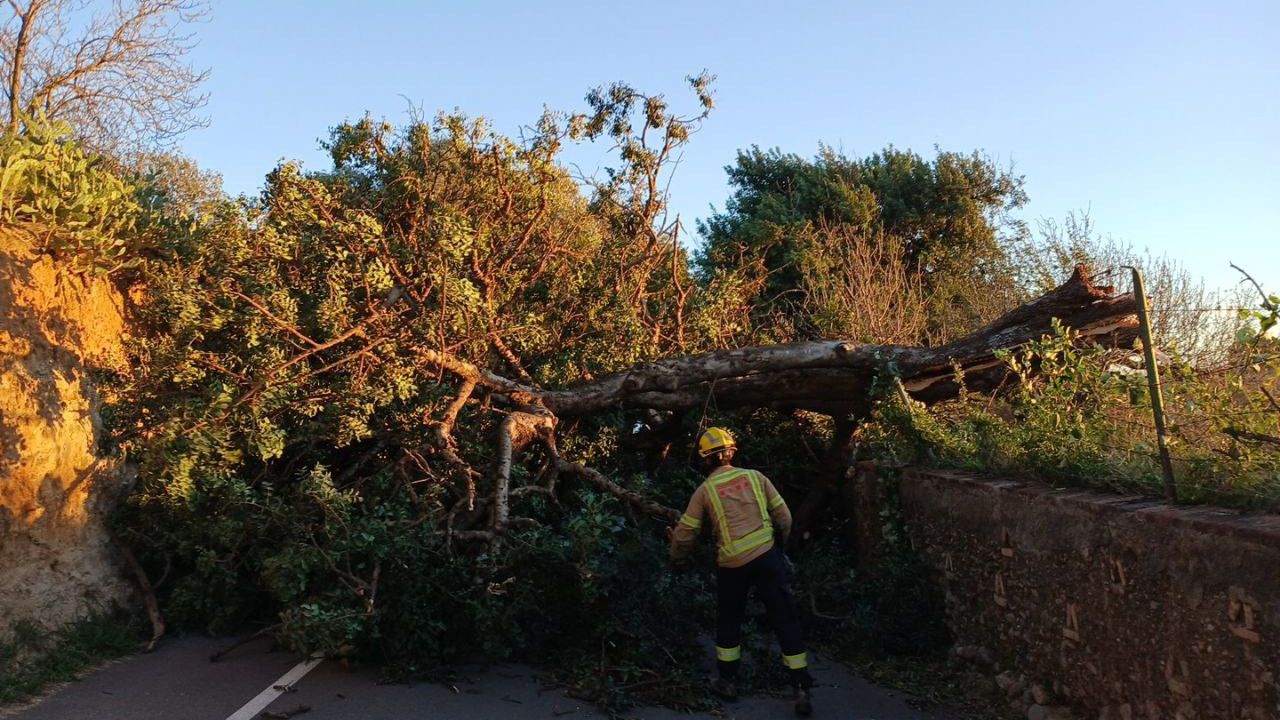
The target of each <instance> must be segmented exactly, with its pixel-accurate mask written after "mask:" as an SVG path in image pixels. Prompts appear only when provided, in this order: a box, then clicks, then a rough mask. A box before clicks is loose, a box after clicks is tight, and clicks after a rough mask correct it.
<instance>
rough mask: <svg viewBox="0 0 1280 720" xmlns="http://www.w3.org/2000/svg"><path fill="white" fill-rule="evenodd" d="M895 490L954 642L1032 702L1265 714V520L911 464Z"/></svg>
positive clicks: (1273, 542) (1131, 712) (1268, 625)
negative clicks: (1023, 683) (990, 661)
mask: <svg viewBox="0 0 1280 720" xmlns="http://www.w3.org/2000/svg"><path fill="white" fill-rule="evenodd" d="M901 496H902V503H903V510H904V514H905V519H906V522H907V525H908V528H909V533H910V535H911V537H912V541H913V543H914V545H915V547H916V548H917V549H918V550H920V551H922V552H923V554H924V556H925V558H926V559H927V561H928V562H929V563H930V565H932V566H933V567H934V568H935V570H936V571H937V573H938V580H939V582H940V583H941V585H942V587H943V588H944V590H945V593H946V598H947V612H948V615H949V620H950V624H951V626H952V629H953V631H954V632H955V634H956V636H957V646H964V647H968V648H982V649H984V650H980V651H979V653H981V654H985V653H987V652H989V653H990V655H992V656H994V660H995V662H996V663H997V664H998V665H999V666H1000V669H1006V670H1011V671H1012V672H1011V673H1008V674H1006V676H1005V677H1006V678H1007V677H1010V676H1011V675H1014V674H1017V673H1023V674H1025V675H1026V676H1027V677H1028V678H1029V681H1030V682H1034V683H1035V684H1036V686H1037V695H1038V696H1037V698H1036V699H1035V702H1036V703H1043V704H1046V705H1054V704H1065V705H1070V706H1072V707H1074V708H1075V709H1076V710H1077V714H1078V715H1081V716H1084V717H1090V718H1103V719H1104V720H1112V719H1119V718H1123V719H1124V720H1134V719H1137V718H1146V719H1150V720H1156V719H1157V718H1159V719H1160V720H1192V719H1193V718H1194V719H1195V720H1211V719H1212V720H1218V719H1220V720H1280V693H1278V692H1277V685H1276V679H1277V674H1280V516H1277V515H1267V514H1257V513H1242V512H1239V511H1232V510H1223V509H1220V508H1211V507H1174V506H1170V505H1167V504H1165V503H1162V502H1157V501H1152V500H1150V499H1143V498H1138V497H1133V496H1110V495H1101V494H1096V493H1087V492H1074V491H1063V490H1054V489H1052V488H1049V487H1046V486H1042V485H1038V484H1035V483H1027V482H1017V481H1011V480H993V479H982V478H976V477H973V476H968V475H964V474H959V473H950V472H937V471H926V470H913V471H909V472H908V473H907V474H906V476H905V477H904V478H903V481H902V486H901ZM1005 684H1007V683H1002V686H1003V685H1005ZM1055 690H1056V692H1055ZM1055 695H1056V697H1054V696H1055ZM1046 696H1047V697H1046ZM1040 712H1041V713H1042V714H1045V711H1044V710H1042V711H1040ZM1031 714H1032V713H1030V712H1029V713H1028V717H1030V716H1031ZM1046 716H1047V715H1046Z"/></svg>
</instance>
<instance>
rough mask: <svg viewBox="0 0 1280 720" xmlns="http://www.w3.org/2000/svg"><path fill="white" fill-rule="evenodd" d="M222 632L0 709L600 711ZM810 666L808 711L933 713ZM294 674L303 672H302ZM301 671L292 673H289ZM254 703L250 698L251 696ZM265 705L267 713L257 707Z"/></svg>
mask: <svg viewBox="0 0 1280 720" xmlns="http://www.w3.org/2000/svg"><path fill="white" fill-rule="evenodd" d="M227 644H228V643H227V641H226V640H210V639H207V638H198V637H189V638H178V639H171V640H168V641H166V642H165V643H164V644H163V645H162V646H161V647H159V648H158V649H157V650H156V651H155V652H152V653H150V654H147V655H137V656H134V657H130V658H127V659H125V660H122V661H119V662H115V663H111V664H109V665H107V666H105V667H102V668H99V669H98V670H95V671H93V672H92V673H89V674H88V675H87V676H85V677H84V678H82V679H81V680H79V681H77V682H74V683H69V684H67V685H64V686H62V687H59V688H56V689H55V690H54V691H52V692H51V693H50V694H49V695H48V696H46V697H45V698H43V699H41V700H39V701H38V702H36V703H34V704H31V705H28V706H26V707H22V708H8V709H7V710H0V717H4V718H12V719H14V720H116V719H119V720H232V719H234V720H248V719H250V718H264V717H265V718H270V717H285V716H286V715H285V714H287V713H290V712H291V711H298V710H301V709H303V708H306V710H305V711H304V712H300V713H297V714H296V715H294V717H295V718H296V720H330V719H333V718H360V719H362V720H393V719H394V720H407V719H413V720H417V719H422V720H463V719H464V718H465V719H468V720H469V719H472V718H500V719H502V720H526V719H529V720H532V719H534V718H537V719H538V720H555V719H557V718H568V719H569V720H587V719H591V718H597V719H603V718H607V717H608V715H607V714H605V713H603V712H601V711H600V710H599V709H597V708H595V707H592V706H591V705H588V704H584V703H583V702H582V701H580V700H574V699H572V698H569V697H567V696H566V695H564V694H563V693H562V692H560V691H559V690H556V689H550V688H547V687H546V686H545V685H544V683H542V682H541V681H540V680H539V678H538V676H537V675H536V673H535V672H534V671H532V670H530V669H529V668H527V667H524V666H520V665H504V666H497V667H489V668H486V669H481V668H463V669H460V670H459V673H458V678H459V680H458V681H457V682H456V683H453V684H452V685H448V684H439V683H422V684H416V685H405V684H379V683H378V676H377V673H376V671H374V670H371V669H350V668H347V667H344V666H343V665H342V664H341V663H337V662H332V661H325V662H319V661H315V662H307V661H306V660H307V659H306V658H300V657H298V656H295V655H290V654H288V653H284V652H272V651H270V643H269V642H268V641H262V642H256V643H252V644H249V645H246V646H244V647H242V648H239V649H237V650H235V651H234V652H232V653H230V654H228V655H227V656H226V657H225V658H224V659H222V660H221V661H219V662H217V663H211V662H210V661H209V655H210V654H212V653H213V652H215V651H216V650H220V649H222V648H224V647H226V646H227ZM812 672H813V674H814V677H815V679H816V680H817V682H818V683H819V687H818V688H817V689H816V690H815V692H814V704H815V706H816V710H815V713H814V716H815V717H818V718H848V719H851V720H940V716H939V715H936V714H931V713H926V712H922V711H919V710H915V709H912V708H911V707H910V706H909V705H908V703H907V702H906V699H905V698H904V697H902V696H901V695H900V694H898V693H894V692H892V691H888V690H885V689H883V688H879V687H875V686H873V685H870V684H868V683H867V682H865V681H863V680H862V679H860V678H858V677H857V676H856V675H854V674H852V673H851V672H850V671H849V670H848V669H847V668H845V667H844V666H843V665H839V664H836V663H830V662H825V661H823V660H822V659H820V658H819V659H817V662H815V663H814V664H813V665H812ZM304 673H305V674H304ZM299 675H301V677H298V676H299ZM255 701H256V702H255ZM264 712H265V713H267V714H265V715H264ZM624 717H628V718H635V719H636V720H674V719H675V718H689V717H701V718H713V717H719V718H733V719H740V720H757V719H763V718H785V717H791V708H790V703H789V702H788V701H786V700H782V699H778V698H769V697H760V698H743V699H741V700H740V701H739V702H737V703H733V704H730V705H726V706H725V707H724V710H723V711H722V712H717V713H708V714H705V715H695V716H690V715H687V714H683V713H678V712H675V711H673V710H669V709H666V708H641V709H638V710H634V711H631V712H628V713H626V714H625V716H624Z"/></svg>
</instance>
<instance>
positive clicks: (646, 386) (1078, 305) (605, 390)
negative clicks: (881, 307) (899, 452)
mask: <svg viewBox="0 0 1280 720" xmlns="http://www.w3.org/2000/svg"><path fill="white" fill-rule="evenodd" d="M1136 312H1137V305H1136V304H1135V302H1134V299H1133V296H1132V295H1130V294H1124V295H1113V294H1112V290H1111V288H1108V287H1097V286H1095V285H1093V284H1092V283H1091V282H1090V281H1089V277H1088V274H1087V272H1086V270H1085V269H1084V268H1083V267H1078V268H1076V271H1075V272H1074V273H1073V274H1072V276H1071V278H1070V279H1069V280H1067V282H1065V283H1063V284H1062V285H1061V286H1059V287H1058V288H1056V289H1054V290H1052V291H1050V292H1049V293H1047V294H1045V295H1043V296H1041V297H1040V298H1038V299H1036V300H1033V301H1032V302H1030V303H1027V304H1026V305H1023V306H1021V307H1018V308H1015V309H1013V310H1011V311H1009V312H1008V313H1006V314H1005V315H1004V316H1002V317H1000V318H999V319H998V320H996V321H995V322H993V323H991V324H990V325H988V326H987V327H984V328H982V329H980V330H978V331H976V332H974V333H972V334H970V335H968V336H966V337H964V338H961V339H959V340H957V341H955V342H952V343H948V344H946V345H940V346H938V347H932V348H926V347H905V346H901V345H859V344H856V343H851V342H847V341H841V340H827V341H815V342H797V343H787V344H783V345H771V346H763V347H749V348H741V349H735V350H720V351H716V352H709V353H703V354H700V355H691V356H687V357H679V358H672V359H668V360H659V361H657V362H652V363H646V364H642V365H638V366H636V367H633V368H631V369H630V370H626V371H624V372H620V373H616V374H613V375H609V376H606V377H603V378H600V379H598V380H595V381H592V382H587V383H581V384H578V385H574V386H571V387H568V388H565V389H562V390H551V391H538V390H533V389H530V388H521V390H522V391H525V392H528V393H530V394H532V395H535V396H537V397H538V399H539V400H540V401H541V403H542V404H543V405H545V406H546V407H547V409H549V410H550V411H551V412H552V413H554V414H555V415H557V416H559V417H567V416H574V415H586V414H590V413H594V412H598V411H601V410H605V409H607V408H613V407H618V406H623V407H638V408H653V409H661V410H682V409H690V408H697V407H703V406H705V405H706V403H707V402H708V400H709V399H711V400H713V401H714V403H715V405H716V407H718V408H720V409H728V408H734V407H772V408H777V409H782V410H791V409H802V410H812V411H816V412H820V413H823V414H828V415H833V416H840V415H853V416H854V417H863V416H865V415H866V414H867V412H868V411H869V410H870V406H869V402H870V401H869V397H868V390H869V389H870V387H871V384H872V382H873V381H874V379H875V377H876V376H877V375H879V374H881V373H884V372H888V373H891V374H894V375H897V376H898V377H900V378H901V379H902V383H903V386H904V387H905V388H906V389H907V391H908V392H909V393H910V394H911V395H912V397H913V398H914V399H916V400H919V401H921V402H925V403H933V402H938V401H940V400H944V399H949V398H951V397H955V395H956V393H957V391H958V388H957V387H956V385H955V374H956V371H957V369H959V370H960V371H962V372H963V373H964V377H965V382H966V384H967V385H968V387H969V389H971V390H975V391H979V392H981V391H984V390H990V389H994V388H995V387H997V386H998V385H999V383H1000V382H1002V381H1003V380H1004V378H1005V375H1006V374H1007V373H1006V369H1005V366H1004V363H1003V362H1001V361H1000V360H999V359H997V358H996V352H997V351H998V350H1001V349H1008V348H1013V347H1017V346H1020V345H1022V344H1024V343H1027V342H1029V341H1032V340H1036V339H1038V338H1040V337H1042V336H1043V335H1045V334H1046V333H1049V332H1051V328H1052V321H1053V319H1054V318H1057V319H1058V320H1060V321H1061V322H1062V324H1063V325H1065V326H1068V327H1070V328H1072V329H1073V330H1075V331H1076V332H1078V333H1079V334H1080V336H1081V337H1082V338H1084V339H1087V340H1093V341H1096V342H1100V343H1102V344H1116V343H1119V342H1125V341H1132V339H1133V337H1134V332H1135V327H1136V317H1135V313H1136ZM508 382H509V381H508Z"/></svg>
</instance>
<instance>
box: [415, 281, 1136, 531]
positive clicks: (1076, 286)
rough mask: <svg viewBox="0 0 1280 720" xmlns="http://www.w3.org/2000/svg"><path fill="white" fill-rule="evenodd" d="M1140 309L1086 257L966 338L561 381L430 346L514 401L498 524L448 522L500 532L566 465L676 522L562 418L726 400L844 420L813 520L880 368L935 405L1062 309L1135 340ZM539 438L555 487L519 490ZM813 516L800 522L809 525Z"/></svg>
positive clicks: (991, 376) (980, 382)
mask: <svg viewBox="0 0 1280 720" xmlns="http://www.w3.org/2000/svg"><path fill="white" fill-rule="evenodd" d="M1136 313H1137V305H1136V303H1135V301H1134V298H1133V296H1132V295H1131V294H1123V295H1115V294H1113V292H1112V289H1111V288H1109V287H1099V286H1095V285H1093V284H1092V283H1091V282H1090V280H1089V276H1088V273H1087V271H1086V270H1085V269H1084V268H1083V267H1078V268H1076V270H1075V272H1074V273H1073V274H1072V276H1071V278H1070V279H1068V280H1067V281H1066V282H1065V283H1063V284H1062V285H1061V286H1059V287H1058V288H1056V289H1054V290H1052V291H1050V292H1048V293H1046V294H1045V295H1043V296H1041V297H1040V298H1038V299H1036V300H1033V301H1032V302H1029V303H1027V304H1026V305H1023V306H1021V307H1018V308H1015V309H1013V310H1011V311H1009V312H1008V313H1006V314H1005V315H1003V316H1002V317H1000V318H999V319H998V320H996V321H995V322H993V323H991V324H990V325H988V326H986V327H984V328H982V329H980V330H978V331H976V332H974V333H972V334H970V335H968V336H966V337H964V338H961V339H959V340H957V341H955V342H952V343H948V344H946V345H941V346H938V347H904V346H900V345H860V344H856V343H851V342H847V341H840V340H831V341H816V342H798V343H788V344H783V345H772V346H765V347H749V348H741V349H734V350H721V351H716V352H708V353H703V354H700V355H690V356H685V357H677V358H670V359H666V360H659V361H656V362H651V363H644V364H641V365H637V366H635V367H633V368H631V369H629V370H626V371H623V372H620V373H616V374H613V375H609V376H606V377H603V378H600V379H597V380H592V381H589V382H583V383H579V384H577V385H573V386H570V387H567V388H563V389H556V390H546V389H543V388H539V387H537V386H535V385H532V384H530V383H529V380H528V378H525V379H523V380H522V381H516V380H511V379H508V378H505V377H502V376H500V375H497V374H495V373H493V372H491V371H489V370H486V369H484V368H481V367H478V366H476V365H473V364H471V363H469V362H467V361H465V360H463V359H461V358H459V357H456V356H453V355H448V354H445V353H441V352H439V351H436V350H432V349H429V348H420V350H419V358H420V359H421V360H422V361H424V362H426V363H429V364H431V365H434V366H436V367H439V368H440V369H441V370H443V371H445V372H449V373H451V374H454V375H456V376H458V377H459V378H460V379H461V380H462V381H463V389H464V391H465V392H463V393H460V394H459V397H460V398H465V397H469V396H470V395H471V390H472V389H473V388H474V387H481V388H484V389H485V390H486V391H487V392H488V393H489V396H490V398H491V399H492V400H493V401H494V402H496V403H500V404H503V405H505V406H507V407H510V408H511V409H512V410H514V411H515V412H512V413H511V415H510V416H509V417H508V418H507V419H506V421H504V422H503V423H502V424H501V426H500V428H499V432H498V438H497V439H498V465H497V470H496V473H495V478H494V482H493V483H492V485H493V487H492V496H491V497H490V498H489V499H488V500H487V503H488V504H489V505H490V506H491V508H492V510H491V512H490V527H489V529H487V530H478V531H476V530H465V531H459V530H457V529H455V528H454V526H453V525H452V524H451V523H450V525H449V526H448V528H447V529H446V530H445V532H446V533H448V534H450V535H451V536H453V537H459V538H462V537H477V538H484V539H490V540H492V539H495V538H496V537H498V536H500V535H501V534H502V532H503V530H504V529H505V527H506V526H507V525H508V524H509V523H511V522H514V521H515V520H523V519H521V518H515V519H512V518H510V508H509V504H508V503H509V500H510V499H511V498H518V497H521V496H523V495H528V494H535V492H536V493H537V494H544V495H550V496H552V497H554V493H555V489H554V487H555V486H554V481H555V478H556V477H558V476H560V475H571V476H577V477H579V478H581V479H584V480H586V481H587V482H589V483H591V484H594V485H595V486H596V487H598V488H599V489H601V490H604V491H606V492H608V493H610V494H611V495H613V496H615V497H617V498H618V499H620V500H622V501H623V502H626V503H627V504H629V505H631V506H632V507H633V508H635V509H637V510H639V511H641V512H644V513H645V514H647V515H650V516H652V517H656V518H661V519H663V520H667V521H673V520H674V519H675V518H677V517H679V512H678V511H676V510H674V509H671V508H667V507H664V506H662V505H660V504H658V503H655V502H653V501H652V500H650V499H648V498H646V497H644V496H643V495H641V494H640V493H637V492H634V491H632V490H629V489H627V488H624V487H622V486H621V485H618V484H616V483H615V482H613V481H612V480H610V479H608V478H606V477H605V476H603V475H601V474H600V473H598V472H596V471H595V470H592V469H591V468H587V467H584V466H582V465H579V464H577V463H574V462H572V461H570V460H567V459H565V458H562V457H560V455H559V452H558V451H557V450H556V448H555V433H554V428H555V425H556V423H557V422H558V420H559V419H561V418H567V417H574V416H583V415H589V414H592V413H596V412H600V411H604V410H609V409H613V408H618V407H629V408H637V409H647V410H657V411H677V412H679V411H684V410H690V409H695V408H700V407H706V406H707V405H708V404H709V403H714V405H715V407H717V408H718V409H721V410H725V409H731V408H743V407H746V408H755V407H770V408H775V409H779V410H810V411H815V412H819V413H823V414H827V415H830V416H832V417H835V418H840V419H842V422H841V423H839V424H838V427H837V430H838V432H837V437H836V438H835V439H834V442H833V445H832V447H831V448H829V450H828V455H827V458H826V463H825V465H827V466H828V467H826V470H827V471H828V473H829V477H825V476H826V475H827V474H828V473H824V477H823V478H820V479H819V483H818V487H816V488H815V490H816V491H817V492H816V493H815V494H814V495H813V497H811V498H810V501H809V502H807V503H806V504H805V506H804V507H802V508H801V509H802V512H801V513H800V515H801V516H802V518H801V519H802V520H811V519H812V518H811V516H812V515H815V514H816V513H817V511H818V509H819V508H820V507H821V506H822V504H823V503H825V501H826V498H827V497H828V495H829V490H830V487H831V486H832V485H833V484H834V479H835V478H838V477H839V476H840V474H841V472H842V470H843V468H844V467H846V466H847V464H848V455H849V445H850V441H851V440H852V437H853V430H854V428H855V427H856V422H857V421H858V420H860V419H862V418H865V417H866V416H867V415H868V414H869V413H870V411H871V403H872V393H871V390H872V387H873V385H874V383H875V380H876V378H877V377H881V376H885V375H888V376H895V377H897V378H898V379H899V380H900V381H901V383H902V388H903V389H904V391H905V392H907V393H909V394H910V395H911V397H912V398H913V399H915V400H917V401H920V402H923V403H926V404H931V403H935V402H940V401H943V400H947V399H950V398H954V397H955V396H956V395H957V394H958V392H959V390H960V388H959V384H958V382H957V380H958V376H963V382H964V385H965V387H966V388H967V389H968V390H970V391H974V392H988V391H992V390H994V389H996V388H998V387H999V386H1000V384H1001V383H1003V382H1005V380H1006V378H1007V376H1008V374H1009V371H1008V368H1007V366H1006V364H1005V363H1004V362H1003V361H1002V360H1000V359H999V358H997V357H996V353H997V352H999V351H1001V350H1008V349H1012V348H1016V347H1019V346H1021V345H1023V344H1025V343H1027V342H1030V341H1033V340H1037V339H1039V338H1041V337H1043V336H1044V335H1046V334H1048V333H1050V332H1052V328H1053V321H1054V320H1055V319H1057V320H1058V321H1060V322H1061V323H1062V325H1064V326H1066V327H1070V328H1071V329H1072V330H1073V331H1075V332H1076V333H1077V334H1078V336H1079V337H1080V338H1081V339H1082V340H1085V341H1092V342H1096V343H1099V344H1102V345H1117V344H1121V343H1127V342H1132V340H1133V338H1134V337H1135V336H1136V326H1137V318H1136ZM462 402H465V399H464V400H462ZM451 414H453V415H456V408H452V409H451ZM537 437H541V438H542V440H543V445H545V446H546V448H547V451H548V453H549V456H550V465H549V467H548V469H549V471H550V474H549V476H548V477H549V478H550V481H549V482H548V484H547V485H546V486H545V487H538V488H533V487H530V486H526V487H522V488H512V487H511V486H510V478H511V473H510V471H511V463H512V462H513V461H514V459H515V456H516V455H518V454H519V453H520V451H521V449H522V448H523V447H524V446H526V445H528V444H529V443H530V442H532V441H533V440H534V439H535V438H537ZM445 445H448V443H445ZM460 507H461V506H459V508H460ZM805 524H806V523H805V522H801V523H799V525H800V526H801V527H803V526H804V525H805Z"/></svg>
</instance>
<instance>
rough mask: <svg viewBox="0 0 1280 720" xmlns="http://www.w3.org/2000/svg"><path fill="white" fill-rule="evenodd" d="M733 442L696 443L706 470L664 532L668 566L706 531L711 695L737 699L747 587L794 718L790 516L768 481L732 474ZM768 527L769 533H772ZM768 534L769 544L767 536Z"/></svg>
mask: <svg viewBox="0 0 1280 720" xmlns="http://www.w3.org/2000/svg"><path fill="white" fill-rule="evenodd" d="M736 450H737V443H736V442H735V441H734V439H733V435H732V434H730V433H729V431H728V430H725V429H724V428H718V427H713V428H709V429H707V431H706V432H704V433H702V436H701V437H699V438H698V455H699V456H700V457H701V458H702V461H703V463H704V464H705V465H706V469H707V470H709V471H710V474H709V475H708V476H707V479H706V481H705V482H703V483H702V485H700V486H698V489H697V490H696V491H694V493H693V497H692V498H691V499H690V500H689V507H688V509H686V510H685V512H684V515H683V516H681V518H680V521H679V522H678V523H677V524H676V525H675V527H673V528H671V530H670V531H669V532H670V536H671V559H672V560H673V561H675V562H677V563H681V562H684V561H685V560H687V559H688V557H689V554H690V553H691V552H692V549H693V545H694V542H695V541H696V540H697V537H698V532H699V530H701V529H702V526H703V525H704V524H710V525H711V527H712V529H713V531H714V533H715V537H716V545H717V550H718V552H717V556H718V565H719V567H718V568H717V572H716V599H717V604H716V670H717V675H718V677H717V679H716V680H715V682H714V683H713V684H712V691H713V692H714V693H715V694H716V695H717V696H719V697H720V698H722V699H724V700H727V701H730V702H732V701H734V700H737V677H738V667H739V665H740V664H741V657H742V621H743V619H744V616H745V614H746V609H747V594H748V592H749V591H750V590H751V589H752V588H755V592H756V597H757V598H759V599H760V600H761V601H762V602H763V603H764V606H765V609H766V610H767V611H768V615H769V622H770V623H771V624H772V625H773V628H774V631H775V632H776V633H777V635H778V645H780V646H781V648H782V660H783V662H784V663H785V664H786V666H787V668H788V671H789V673H790V676H791V685H792V688H793V690H794V693H795V711H796V714H797V715H799V716H801V717H805V716H808V715H809V714H811V713H812V712H813V705H812V701H811V698H810V689H811V688H812V687H813V679H812V678H811V677H810V675H809V669H808V666H809V663H808V654H807V653H806V652H805V648H804V641H803V639H802V638H801V633H800V617H799V614H798V613H797V612H796V608H795V604H794V603H793V602H792V599H791V594H790V592H789V591H788V590H787V581H788V575H789V571H788V562H787V559H786V558H785V557H784V556H783V554H782V547H781V545H785V544H786V541H787V536H788V534H789V533H790V532H791V511H790V510H788V509H787V504H786V502H784V501H783V499H782V496H781V495H779V494H778V491H777V490H776V489H775V488H774V487H773V483H771V482H769V478H767V477H765V476H764V475H763V474H761V473H759V472H757V471H755V470H747V469H744V468H737V467H734V466H733V465H732V464H731V462H732V461H733V455H734V452H735V451H736ZM775 526H777V529H776V531H775ZM775 534H776V535H777V537H775Z"/></svg>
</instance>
